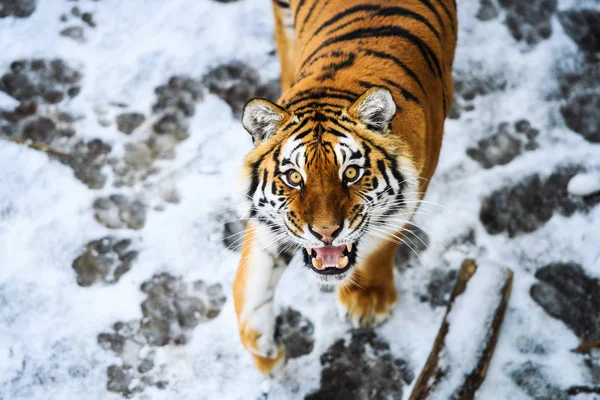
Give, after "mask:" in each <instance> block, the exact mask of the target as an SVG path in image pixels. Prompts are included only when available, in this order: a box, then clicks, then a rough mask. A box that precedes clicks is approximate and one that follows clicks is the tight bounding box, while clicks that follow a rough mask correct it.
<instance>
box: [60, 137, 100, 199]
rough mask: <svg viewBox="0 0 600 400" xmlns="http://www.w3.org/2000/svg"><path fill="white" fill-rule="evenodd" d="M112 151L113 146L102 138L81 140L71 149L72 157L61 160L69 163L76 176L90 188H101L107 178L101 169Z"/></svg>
mask: <svg viewBox="0 0 600 400" xmlns="http://www.w3.org/2000/svg"><path fill="white" fill-rule="evenodd" d="M110 151H111V146H110V145H108V144H106V143H104V142H103V141H101V140H100V139H93V140H91V141H89V142H87V143H85V142H83V141H79V142H77V143H76V144H75V145H74V146H73V148H72V149H71V154H70V157H69V158H67V159H65V160H61V162H63V163H64V164H67V165H69V166H70V167H71V168H72V169H73V172H74V173H75V177H76V178H77V179H79V180H80V181H81V182H83V183H85V184H86V185H87V186H88V187H89V188H90V189H101V188H102V187H104V184H105V183H106V179H107V178H106V175H104V173H102V171H101V170H102V168H103V167H104V166H105V165H106V163H107V160H108V158H107V155H108V153H110Z"/></svg>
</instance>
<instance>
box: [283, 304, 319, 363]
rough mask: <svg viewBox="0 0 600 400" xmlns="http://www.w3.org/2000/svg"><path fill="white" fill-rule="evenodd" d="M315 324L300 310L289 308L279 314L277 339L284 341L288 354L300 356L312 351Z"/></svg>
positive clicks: (291, 356) (288, 355)
mask: <svg viewBox="0 0 600 400" xmlns="http://www.w3.org/2000/svg"><path fill="white" fill-rule="evenodd" d="M314 330H315V329H314V326H313V324H312V322H311V321H310V320H309V319H308V318H306V317H305V316H303V315H302V314H301V313H300V312H299V311H296V310H294V309H292V308H287V309H285V310H283V312H282V313H281V314H280V315H278V316H277V327H276V329H275V339H276V340H277V341H278V342H279V343H283V345H284V346H285V350H286V356H287V357H288V358H290V359H292V358H298V357H301V356H303V355H306V354H310V352H312V350H313V347H314V345H315V339H314V337H313V334H314Z"/></svg>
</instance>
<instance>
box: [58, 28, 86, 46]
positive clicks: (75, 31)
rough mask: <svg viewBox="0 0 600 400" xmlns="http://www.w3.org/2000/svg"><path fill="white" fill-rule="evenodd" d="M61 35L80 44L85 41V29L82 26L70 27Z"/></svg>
mask: <svg viewBox="0 0 600 400" xmlns="http://www.w3.org/2000/svg"><path fill="white" fill-rule="evenodd" d="M60 35H61V36H65V37H68V38H71V39H73V40H74V41H76V42H80V43H81V42H84V41H85V33H84V31H83V27H81V26H69V27H67V28H65V29H63V30H62V31H60Z"/></svg>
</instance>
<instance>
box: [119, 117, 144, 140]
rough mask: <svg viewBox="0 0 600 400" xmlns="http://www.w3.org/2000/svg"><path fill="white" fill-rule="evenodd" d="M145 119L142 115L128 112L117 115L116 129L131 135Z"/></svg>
mask: <svg viewBox="0 0 600 400" xmlns="http://www.w3.org/2000/svg"><path fill="white" fill-rule="evenodd" d="M145 119H146V117H144V114H141V113H137V112H129V113H123V114H119V115H117V129H118V130H120V131H121V132H123V133H126V134H128V135H129V134H131V133H132V132H133V131H134V130H136V129H137V128H138V127H139V126H140V125H141V124H142V123H143V122H144V120H145Z"/></svg>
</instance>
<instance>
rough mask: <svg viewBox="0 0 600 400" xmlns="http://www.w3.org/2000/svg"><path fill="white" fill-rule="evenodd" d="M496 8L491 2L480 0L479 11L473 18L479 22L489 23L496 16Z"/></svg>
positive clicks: (489, 0)
mask: <svg viewBox="0 0 600 400" xmlns="http://www.w3.org/2000/svg"><path fill="white" fill-rule="evenodd" d="M498 14H499V12H498V8H497V7H496V5H495V4H494V3H493V2H492V0H481V3H480V4H479V10H478V11H477V15H475V17H476V18H477V19H478V20H480V21H489V20H492V19H494V18H496V17H497V16H498Z"/></svg>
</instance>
